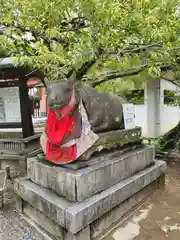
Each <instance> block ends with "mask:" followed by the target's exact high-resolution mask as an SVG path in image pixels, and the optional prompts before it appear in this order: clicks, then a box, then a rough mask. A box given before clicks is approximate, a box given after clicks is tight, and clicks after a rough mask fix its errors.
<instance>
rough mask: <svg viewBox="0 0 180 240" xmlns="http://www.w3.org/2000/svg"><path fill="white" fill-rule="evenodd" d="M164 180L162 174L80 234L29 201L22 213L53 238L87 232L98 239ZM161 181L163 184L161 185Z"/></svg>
mask: <svg viewBox="0 0 180 240" xmlns="http://www.w3.org/2000/svg"><path fill="white" fill-rule="evenodd" d="M164 180H165V178H164V175H162V176H161V177H160V178H158V179H156V180H155V181H153V182H152V183H150V184H149V185H148V186H146V187H145V188H143V189H141V190H140V191H139V192H137V193H136V194H134V195H133V196H132V197H130V198H128V199H126V200H125V201H124V202H122V203H120V204H119V205H118V206H116V207H115V208H113V209H112V210H111V211H109V212H108V213H106V214H104V215H103V216H102V217H100V218H98V219H97V220H96V221H94V222H93V223H91V224H90V226H89V227H88V228H86V230H85V231H83V232H81V234H80V235H77V234H76V235H74V234H72V233H68V232H67V231H66V230H65V229H64V228H62V227H61V226H60V225H58V224H57V223H55V222H54V221H52V220H51V219H49V218H47V217H46V216H45V215H44V214H42V213H40V211H38V210H37V209H35V208H34V207H32V206H31V205H30V204H28V203H27V202H24V204H23V211H22V212H21V213H23V216H26V219H27V221H28V219H30V221H28V223H30V224H31V225H33V226H36V224H37V226H36V230H38V232H40V234H42V230H44V231H45V232H46V233H47V234H48V236H51V237H52V239H56V240H64V238H65V237H66V239H67V238H70V239H73V237H74V239H78V237H81V236H83V235H84V234H85V233H86V238H84V239H88V237H89V236H91V240H97V239H99V238H101V237H103V236H104V235H106V234H107V233H108V232H109V231H110V230H111V229H112V227H113V228H114V227H116V224H119V221H121V220H122V219H123V218H124V217H126V216H127V215H128V214H129V213H130V212H131V211H133V210H135V209H136V208H137V207H138V206H139V205H140V204H142V203H143V202H144V201H145V200H146V199H147V198H148V197H150V196H151V195H152V194H153V193H154V192H155V191H156V189H158V188H160V187H161V186H162V185H163V184H164ZM159 183H161V184H160V185H159ZM39 226H40V231H39ZM41 229H42V230H41ZM89 231H90V232H89ZM84 239H83V240H84ZM78 240H79V239H78Z"/></svg>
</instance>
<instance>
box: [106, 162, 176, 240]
mask: <svg viewBox="0 0 180 240" xmlns="http://www.w3.org/2000/svg"><path fill="white" fill-rule="evenodd" d="M105 239H106V240H165V239H167V240H179V239H180V161H177V162H173V163H172V164H171V166H169V167H168V171H167V176H166V187H165V189H164V190H163V189H161V190H158V191H157V192H156V193H155V194H154V195H153V196H152V197H151V199H149V200H148V201H147V202H146V203H144V204H143V205H142V206H141V208H140V209H138V210H137V211H135V212H134V213H133V214H132V215H131V217H129V218H128V219H126V220H125V221H124V222H123V223H121V224H119V227H118V228H116V229H115V230H114V231H113V232H112V233H111V234H110V235H109V236H108V237H107V238H105Z"/></svg>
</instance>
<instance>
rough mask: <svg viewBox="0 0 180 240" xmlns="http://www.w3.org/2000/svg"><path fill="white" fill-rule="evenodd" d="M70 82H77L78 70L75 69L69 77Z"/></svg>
mask: <svg viewBox="0 0 180 240" xmlns="http://www.w3.org/2000/svg"><path fill="white" fill-rule="evenodd" d="M68 82H69V83H70V84H74V83H75V82H76V72H75V71H73V73H72V74H71V76H70V77H69V78H68Z"/></svg>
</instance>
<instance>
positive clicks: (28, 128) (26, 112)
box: [19, 76, 34, 138]
mask: <svg viewBox="0 0 180 240" xmlns="http://www.w3.org/2000/svg"><path fill="white" fill-rule="evenodd" d="M19 98H20V108H21V122H22V132H23V138H26V137H30V136H32V135H34V128H33V123H32V116H31V109H30V101H29V94H28V85H27V78H26V77H25V76H21V77H20V78H19Z"/></svg>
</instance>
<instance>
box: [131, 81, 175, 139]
mask: <svg viewBox="0 0 180 240" xmlns="http://www.w3.org/2000/svg"><path fill="white" fill-rule="evenodd" d="M164 90H172V91H177V90H178V88H177V87H176V86H175V85H174V84H172V83H170V82H168V81H165V80H161V81H160V96H159V98H160V99H159V104H160V106H159V108H158V109H159V111H160V112H159V113H158V115H159V116H158V118H159V122H158V125H159V129H158V133H157V136H161V135H163V134H164V133H166V132H167V131H169V130H170V129H171V128H173V127H174V126H176V124H177V123H178V122H179V120H180V108H179V107H172V106H168V105H165V104H164ZM145 96H146V94H145ZM146 100H147V101H148V99H145V102H146ZM157 104H158V103H157ZM134 107H135V114H136V119H135V122H136V125H137V126H141V127H142V135H143V136H145V137H151V134H149V133H148V128H149V126H148V115H147V111H148V109H147V104H144V105H135V106H134ZM151 114H153V113H152V112H149V115H151ZM156 123H157V121H156ZM156 127H157V126H156Z"/></svg>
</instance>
